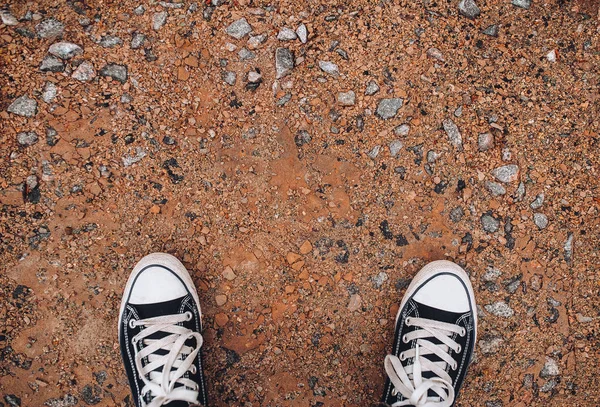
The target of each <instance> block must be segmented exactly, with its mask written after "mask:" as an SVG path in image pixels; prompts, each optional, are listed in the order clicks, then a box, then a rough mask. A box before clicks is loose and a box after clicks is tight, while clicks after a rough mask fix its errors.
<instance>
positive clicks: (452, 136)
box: [442, 119, 462, 151]
mask: <svg viewBox="0 0 600 407" xmlns="http://www.w3.org/2000/svg"><path fill="white" fill-rule="evenodd" d="M442 126H443V127H444V130H445V131H446V134H447V135H448V140H449V141H450V144H452V145H453V146H454V147H456V149H457V150H458V151H462V135H461V134H460V130H458V127H457V126H456V124H454V122H453V121H452V119H446V120H444V121H443V122H442Z"/></svg>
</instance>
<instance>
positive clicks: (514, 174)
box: [492, 164, 519, 184]
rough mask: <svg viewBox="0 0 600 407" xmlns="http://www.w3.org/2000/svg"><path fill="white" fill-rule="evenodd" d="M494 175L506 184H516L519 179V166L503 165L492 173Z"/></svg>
mask: <svg viewBox="0 0 600 407" xmlns="http://www.w3.org/2000/svg"><path fill="white" fill-rule="evenodd" d="M492 175H493V176H494V177H496V179H497V180H498V181H500V182H504V183H505V184H507V183H509V182H514V181H516V180H517V179H518V178H519V166H518V165H515V164H509V165H503V166H502V167H498V168H496V169H494V170H493V171H492Z"/></svg>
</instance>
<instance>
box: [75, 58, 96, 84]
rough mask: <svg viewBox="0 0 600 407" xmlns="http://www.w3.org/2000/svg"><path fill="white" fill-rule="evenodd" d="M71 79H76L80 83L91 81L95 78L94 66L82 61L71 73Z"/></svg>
mask: <svg viewBox="0 0 600 407" xmlns="http://www.w3.org/2000/svg"><path fill="white" fill-rule="evenodd" d="M71 77H72V78H73V79H77V80H78V81H81V82H88V81H91V80H92V79H94V78H95V77H96V71H95V70H94V65H92V63H91V62H88V61H84V62H82V63H81V64H79V66H78V67H77V69H75V71H73V75H71Z"/></svg>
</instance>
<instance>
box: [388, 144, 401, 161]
mask: <svg viewBox="0 0 600 407" xmlns="http://www.w3.org/2000/svg"><path fill="white" fill-rule="evenodd" d="M388 147H389V148H390V155H391V156H392V157H396V156H397V155H398V153H399V152H400V150H401V149H402V147H404V144H403V143H402V142H401V141H400V140H393V141H391V142H390V144H389V146H388Z"/></svg>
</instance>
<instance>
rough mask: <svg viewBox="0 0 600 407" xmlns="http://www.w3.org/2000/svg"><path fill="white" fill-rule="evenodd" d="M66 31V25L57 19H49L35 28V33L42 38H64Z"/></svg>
mask: <svg viewBox="0 0 600 407" xmlns="http://www.w3.org/2000/svg"><path fill="white" fill-rule="evenodd" d="M64 30H65V25H64V24H63V23H61V22H60V21H58V20H57V19H55V18H47V19H45V20H44V21H42V22H41V23H39V24H38V25H36V26H35V31H36V32H37V35H38V36H40V37H41V38H59V37H62V35H63V32H64Z"/></svg>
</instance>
